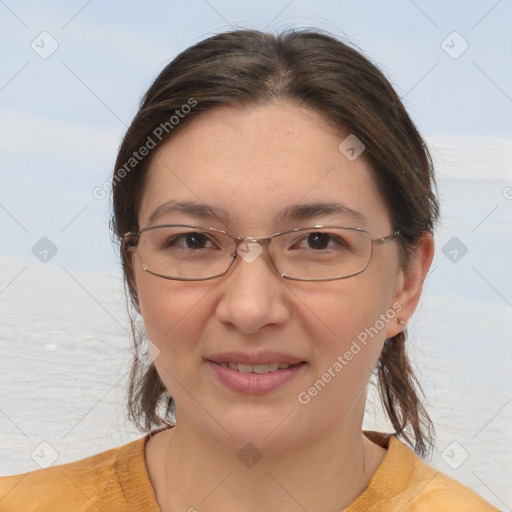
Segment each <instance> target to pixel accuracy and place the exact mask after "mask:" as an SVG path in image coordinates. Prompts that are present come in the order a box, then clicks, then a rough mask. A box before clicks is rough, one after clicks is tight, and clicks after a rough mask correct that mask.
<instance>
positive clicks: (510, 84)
mask: <svg viewBox="0 0 512 512" xmlns="http://www.w3.org/2000/svg"><path fill="white" fill-rule="evenodd" d="M511 20H512V2H511V1H510V0H501V1H496V0H491V1H473V2H468V1H465V2H462V1H460V2H459V1H452V2H441V1H431V2H427V1H420V0H417V1H410V0H403V1H389V2H377V1H343V2H334V1H324V0H315V1H314V2H313V1H299V0H295V1H290V0H284V1H279V2H276V1H275V0H273V1H267V0H264V1H260V2H235V1H227V0H208V1H206V0H193V1H190V2H156V1H145V2H134V1H127V2H113V1H103V2H100V1H98V0H91V1H89V2H87V1H83V0H79V1H66V2H64V1H61V2H58V1H47V2H39V3H38V2H14V1H12V0H5V1H3V0H2V1H1V2H0V30H1V33H2V41H1V46H0V51H1V60H2V63H3V66H2V68H1V70H0V115H1V119H2V122H1V125H0V126H1V128H0V158H1V160H0V166H1V167H0V173H1V178H0V180H1V181H0V185H1V187H0V221H1V222H2V225H3V226H4V228H3V231H4V236H3V237H2V238H3V240H2V246H1V247H0V251H1V252H2V253H5V254H12V255H17V256H20V257H27V258H33V256H32V254H31V249H32V247H33V245H34V244H35V243H36V242H37V241H38V240H39V239H40V238H41V237H43V236H47V237H48V238H49V239H50V240H52V242H54V244H55V246H56V247H57V248H58V253H57V256H58V257H57V258H56V260H55V262H58V261H59V262H60V263H64V262H67V263H69V264H73V265H77V266H87V267H89V268H92V269H108V270H109V271H110V270H113V269H115V268H116V265H117V263H116V257H115V254H114V251H113V249H112V247H111V243H110V239H109V234H108V224H107V223H108V216H109V205H108V201H107V200H106V199H105V200H103V201H98V200H97V199H94V198H93V196H92V190H93V189H94V188H95V187H97V186H101V185H102V184H103V183H104V182H105V181H106V180H108V179H109V176H110V174H111V172H112V167H113V164H114V161H115V156H116V150H117V147H118V145H119V142H120V139H121V137H122V135H123V133H124V130H125V128H126V125H127V124H129V122H130V121H131V118H132V117H133V115H134V113H135V112H136V109H137V105H138V102H139V100H140V98H141V96H142V94H143V93H144V91H145V90H146V88H147V87H148V86H149V84H150V83H151V81H152V79H153V78H154V77H155V76H156V75H157V74H158V73H159V71H160V70H161V69H162V68H163V66H164V65H165V64H166V63H167V62H169V60H171V59H172V58H173V57H174V56H176V55H177V54H178V53H179V52H180V51H182V50H183V49H185V48H186V47H188V46H190V45H191V44H193V43H195V42H197V41H199V40H201V39H203V38H205V37H207V36H209V35H212V34H214V33H217V32H219V31H222V30H226V29H230V28H242V27H250V28H259V29H272V30H277V29H284V28H291V27H320V28H322V29H324V30H327V31H330V32H332V33H334V34H336V35H338V36H341V37H344V38H345V39H348V40H349V41H351V42H352V43H353V44H354V45H356V46H357V47H359V48H360V49H361V50H362V51H363V52H364V53H365V54H366V55H367V56H368V57H370V58H371V59H372V60H373V61H374V62H375V63H376V64H378V65H379V66H380V67H381V68H382V69H383V70H384V72H385V73H386V75H387V76H388V78H389V79H390V80H391V82H392V83H393V85H394V86H395V87H396V89H397V91H398V93H399V94H400V96H402V97H403V100H404V102H405V105H406V107H407V109H408V110H409V112H410V114H411V116H412V117H413V119H414V120H415V122H416V123H417V125H418V127H419V128H420V130H421V131H422V133H423V134H424V135H425V136H427V137H428V136H430V135H439V134H456V135H467V136H472V137H473V139H474V137H475V136H476V137H477V138H476V140H478V136H486V137H489V136H492V137H501V138H503V137H507V138H508V137H509V136H510V134H511V131H512V130H511V127H512V124H511V122H510V119H512V68H511V67H510V65H509V63H510V62H512V55H511V54H512V44H511V42H512V32H511V31H510V26H511V23H510V22H511ZM454 32H456V34H454ZM42 33H47V34H43V35H41V34H42ZM48 34H49V35H48ZM443 41H444V43H443ZM52 45H55V46H56V45H58V47H57V48H56V50H55V52H54V53H52V54H51V55H50V56H47V58H42V57H41V56H40V55H39V54H38V53H36V51H35V49H37V47H38V46H39V48H40V51H42V52H44V51H49V50H50V49H51V48H52ZM33 47H34V48H33ZM463 50H464V51H463ZM459 54H460V55H459Z"/></svg>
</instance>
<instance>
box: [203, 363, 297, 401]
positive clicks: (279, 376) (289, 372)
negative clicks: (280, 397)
mask: <svg viewBox="0 0 512 512" xmlns="http://www.w3.org/2000/svg"><path fill="white" fill-rule="evenodd" d="M245 360H246V361H247V359H245ZM259 360H260V361H261V360H262V359H261V358H260V359H259ZM267 360H268V359H267ZM296 360H297V361H298V362H297V363H293V364H294V366H290V368H286V369H279V370H276V371H275V372H272V373H264V374H257V373H242V372H239V371H238V370H232V369H231V368H229V366H222V365H221V364H219V363H218V362H214V361H210V360H207V361H206V364H207V366H208V367H210V368H211V369H212V371H213V372H214V374H215V375H216V376H217V378H218V379H219V380H220V381H221V382H222V384H224V385H225V386H227V387H228V388H230V389H232V390H233V391H236V392H237V393H242V394H246V395H262V394H265V393H270V392H271V391H274V390H275V389H277V388H279V387H281V386H283V385H284V384H286V383H288V382H290V381H291V380H292V379H294V378H295V377H296V376H297V375H298V374H300V373H301V372H302V371H303V370H304V369H305V367H306V366H307V363H305V362H303V361H301V360H298V359H296ZM275 361H278V359H273V362H275ZM222 362H235V361H222ZM237 362H239V363H240V364H258V363H242V362H241V361H239V360H237ZM280 362H286V361H280ZM299 363H301V364H299ZM259 364H267V363H259Z"/></svg>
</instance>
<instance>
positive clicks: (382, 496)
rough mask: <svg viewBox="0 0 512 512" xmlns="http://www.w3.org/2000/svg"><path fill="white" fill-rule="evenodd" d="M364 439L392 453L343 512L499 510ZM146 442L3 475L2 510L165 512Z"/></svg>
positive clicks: (385, 442)
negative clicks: (150, 469) (148, 461)
mask: <svg viewBox="0 0 512 512" xmlns="http://www.w3.org/2000/svg"><path fill="white" fill-rule="evenodd" d="M164 428H166V427H164ZM160 430H162V429H159V430H157V431H154V432H152V435H153V434H155V433H156V432H158V431H160ZM365 434H366V436H367V437H368V438H369V439H371V440H372V441H373V442H375V443H377V444H379V445H380V446H382V447H384V448H387V453H386V455H385V457H384V460H383V461H382V463H381V465H380V466H379V468H378V469H377V471H376V472H375V474H374V475H373V478H372V479H371V481H370V483H369V485H368V486H367V487H366V489H365V490H364V491H363V492H362V494H361V495H360V496H359V497H358V498H357V499H356V500H355V501H354V502H353V503H352V504H351V505H350V506H349V507H347V508H346V509H345V510H344V512H389V511H400V512H487V511H489V512H491V511H497V510H498V509H496V508H494V507H493V506H491V505H490V504H489V503H487V502H486V501H484V500H483V499H482V498H481V497H480V496H478V495H477V494H476V493H474V492H473V491H471V490H470V489H468V488H467V487H465V486H463V485H462V484H460V483H458V482H456V481H455V480H453V479H451V478H449V477H448V476H446V475H444V474H442V473H440V472H439V471H437V470H435V469H433V468H432V467H430V466H428V465H427V464H425V463H424V462H422V460H421V459H420V458H419V457H418V456H417V455H416V454H415V453H414V452H413V451H412V450H411V449H410V448H408V447H407V446H406V445H405V444H403V443H402V442H400V441H399V440H398V439H396V438H395V437H393V436H390V435H386V434H380V433H377V432H365ZM148 439H149V434H147V435H146V436H145V437H143V438H141V439H138V440H136V441H132V442H130V443H127V444H125V445H123V446H120V447H118V448H113V449H111V450H107V451H105V452H102V453H98V454H96V455H92V456H91V457H87V458H85V459H81V460H78V461H76V462H71V463H68V464H60V465H57V466H50V467H49V468H46V469H39V470H36V471H31V472H29V473H22V474H20V475H14V476H7V477H0V511H1V512H161V511H160V508H159V507H158V504H157V502H156V500H155V495H154V492H153V487H152V486H151V483H150V481H149V477H148V474H147V470H146V464H145V458H144V457H145V456H144V453H145V452H144V447H145V445H146V442H147V440H148Z"/></svg>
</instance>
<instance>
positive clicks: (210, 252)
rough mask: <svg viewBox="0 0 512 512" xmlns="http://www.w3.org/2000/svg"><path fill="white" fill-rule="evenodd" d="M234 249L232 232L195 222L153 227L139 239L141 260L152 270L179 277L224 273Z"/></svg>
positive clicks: (187, 277) (198, 276)
mask: <svg viewBox="0 0 512 512" xmlns="http://www.w3.org/2000/svg"><path fill="white" fill-rule="evenodd" d="M234 249H235V243H234V241H233V239H232V238H231V237H230V236H228V235H225V234H222V233H217V232H215V231H209V230H207V229H203V228H194V227H192V226H157V227H153V228H150V229H148V230H147V231H144V232H143V233H142V234H141V237H140V241H139V251H140V255H141V259H142V262H143V263H144V265H145V266H146V268H147V269H148V270H149V271H150V272H152V273H154V274H159V275H161V276H165V277H171V278H180V279H206V278H209V277H213V276H216V275H220V274H223V273H224V272H225V271H226V270H227V269H228V267H229V265H230V263H231V261H232V259H233V258H232V256H231V254H233V252H234Z"/></svg>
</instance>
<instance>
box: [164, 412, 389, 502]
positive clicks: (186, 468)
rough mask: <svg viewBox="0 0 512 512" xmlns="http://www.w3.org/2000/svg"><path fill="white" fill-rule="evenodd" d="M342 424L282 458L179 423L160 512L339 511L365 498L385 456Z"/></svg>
mask: <svg viewBox="0 0 512 512" xmlns="http://www.w3.org/2000/svg"><path fill="white" fill-rule="evenodd" d="M345 425H346V423H344V425H342V426H341V427H339V428H337V429H333V430H332V431H330V432H322V433H321V435H319V433H318V432H316V433H315V437H314V438H313V436H307V437H306V436H304V437H302V438H301V439H300V440H299V441H296V442H295V443H293V445H291V444H290V445H289V446H288V447H287V448H286V449H284V450H280V451H279V452H278V451H277V450H273V451H270V450H265V449H263V451H261V452H260V451H259V449H257V448H252V447H251V446H246V447H245V451H244V450H242V451H240V450H238V451H237V450H236V449H233V448H231V447H227V446H226V445H224V444H221V443H216V442H212V438H211V437H208V436H206V435H205V434H204V432H203V431H201V430H200V429H195V428H194V427H193V426H192V425H187V422H186V421H180V422H179V424H178V422H177V424H176V427H174V428H173V429H172V430H173V431H174V432H171V433H170V443H169V445H168V449H167V451H166V454H165V455H166V456H165V472H166V506H165V507H162V510H163V511H164V512H171V510H192V511H193V510H194V509H197V510H201V509H206V508H207V509H208V511H209V512H217V511H219V512H220V511H223V512H226V511H231V510H233V511H235V510H247V511H249V512H252V511H254V512H256V511H258V512H274V511H275V510H276V509H279V510H281V511H282V512H288V511H292V510H293V511H296V510H297V507H298V505H300V506H301V507H302V508H303V509H305V510H310V511H312V510H327V511H331V510H332V511H334V510H341V509H343V508H345V507H346V506H348V505H349V504H350V503H352V501H354V499H355V498H357V496H359V495H360V494H361V492H362V491H363V490H364V488H365V487H366V486H367V485H368V483H369V481H370V479H371V477H372V475H373V473H374V472H375V471H376V469H377V467H378V466H379V464H380V463H381V461H382V459H383V457H384V455H385V450H384V449H383V448H380V447H378V446H377V445H375V444H373V443H372V442H371V441H369V440H368V439H367V438H366V437H365V436H364V435H363V433H362V432H361V428H360V425H359V426H358V427H359V428H357V429H355V430H349V429H348V428H347V427H346V426H345ZM260 456H261V458H259V457H260Z"/></svg>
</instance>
